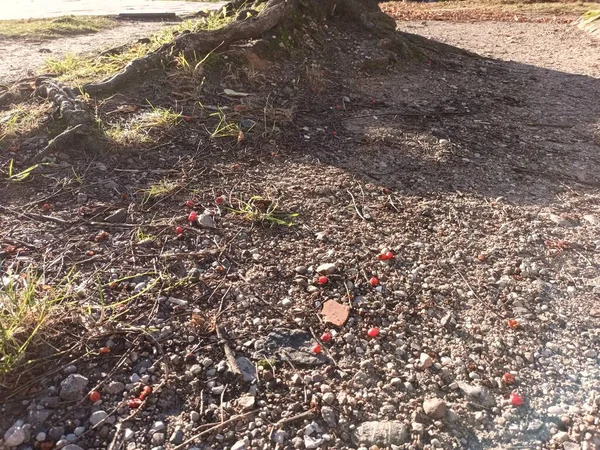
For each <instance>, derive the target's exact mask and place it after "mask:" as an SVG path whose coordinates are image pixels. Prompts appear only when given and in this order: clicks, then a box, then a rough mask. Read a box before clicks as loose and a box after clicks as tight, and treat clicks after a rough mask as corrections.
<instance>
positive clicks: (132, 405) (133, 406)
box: [127, 398, 142, 409]
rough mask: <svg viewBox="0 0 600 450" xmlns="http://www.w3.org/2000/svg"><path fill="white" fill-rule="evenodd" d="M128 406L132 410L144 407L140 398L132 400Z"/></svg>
mask: <svg viewBox="0 0 600 450" xmlns="http://www.w3.org/2000/svg"><path fill="white" fill-rule="evenodd" d="M127 406H129V407H130V408H131V409H136V408H139V407H140V406H142V400H140V399H139V398H132V399H131V400H129V401H128V402H127Z"/></svg>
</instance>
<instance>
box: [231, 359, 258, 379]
mask: <svg viewBox="0 0 600 450" xmlns="http://www.w3.org/2000/svg"><path fill="white" fill-rule="evenodd" d="M235 362H236V363H237V366H238V367H239V369H240V370H241V372H242V376H243V377H244V381H246V382H247V383H251V382H253V381H254V380H256V378H257V375H256V366H255V365H254V364H252V361H250V360H249V359H248V358H246V357H245V356H238V357H237V358H235Z"/></svg>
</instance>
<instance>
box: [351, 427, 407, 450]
mask: <svg viewBox="0 0 600 450" xmlns="http://www.w3.org/2000/svg"><path fill="white" fill-rule="evenodd" d="M408 437H409V433H408V426H407V425H406V424H405V423H403V422H398V421H382V422H363V423H361V424H360V425H359V426H358V427H356V429H355V430H354V433H353V435H352V439H353V441H354V443H355V444H363V445H367V446H368V445H378V446H380V447H389V446H390V445H392V444H393V445H402V444H404V443H405V442H406V441H407V440H408Z"/></svg>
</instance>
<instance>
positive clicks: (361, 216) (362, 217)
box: [346, 189, 367, 220]
mask: <svg viewBox="0 0 600 450" xmlns="http://www.w3.org/2000/svg"><path fill="white" fill-rule="evenodd" d="M346 192H347V193H348V194H350V197H352V204H353V205H354V209H355V210H356V214H358V217H360V218H361V219H362V220H367V219H365V216H363V215H362V214H361V213H360V211H359V210H358V206H356V200H354V195H352V192H350V191H349V190H348V189H346Z"/></svg>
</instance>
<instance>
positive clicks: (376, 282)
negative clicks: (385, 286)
mask: <svg viewBox="0 0 600 450" xmlns="http://www.w3.org/2000/svg"><path fill="white" fill-rule="evenodd" d="M369 284H370V285H371V286H377V285H378V284H379V279H378V278H377V277H373V278H371V279H370V280H369Z"/></svg>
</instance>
